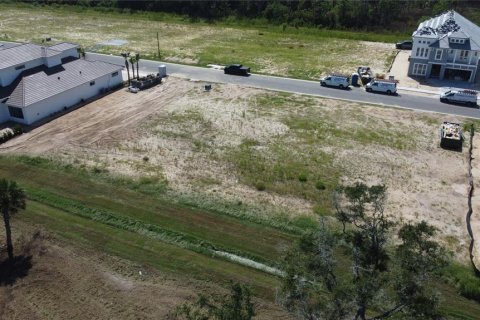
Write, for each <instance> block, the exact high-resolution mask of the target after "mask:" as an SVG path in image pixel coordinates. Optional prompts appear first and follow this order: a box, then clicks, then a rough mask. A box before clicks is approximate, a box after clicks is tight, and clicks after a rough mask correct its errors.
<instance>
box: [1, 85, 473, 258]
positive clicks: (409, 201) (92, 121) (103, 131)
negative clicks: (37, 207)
mask: <svg viewBox="0 0 480 320" xmlns="http://www.w3.org/2000/svg"><path fill="white" fill-rule="evenodd" d="M259 94H265V91H261V90H256V89H248V88H241V87H238V86H234V85H215V86H214V89H213V90H212V91H211V92H209V93H206V92H203V90H202V83H201V82H190V81H188V80H182V79H178V78H174V77H170V78H169V79H168V80H167V81H166V82H165V83H163V84H162V85H160V86H157V87H155V88H152V89H149V90H147V91H143V92H140V93H138V94H136V95H135V94H131V93H128V92H126V91H123V90H122V91H118V92H116V93H113V94H111V95H109V96H106V97H104V98H102V99H101V100H97V101H95V102H93V103H91V104H89V105H87V106H85V107H83V108H81V109H79V110H76V111H74V112H72V113H70V114H67V115H65V116H63V117H61V118H58V119H56V120H54V121H52V122H50V123H47V124H45V125H43V126H42V127H39V128H37V129H35V130H33V131H31V132H29V133H27V134H24V135H22V136H20V137H18V138H16V139H13V140H10V141H9V142H7V143H5V144H3V145H2V146H1V148H2V152H3V153H27V154H33V155H42V156H45V155H50V156H52V157H54V158H61V159H63V160H64V161H67V162H70V163H73V164H77V165H81V164H84V165H87V166H91V167H93V166H99V167H103V168H106V169H107V170H109V171H110V172H112V173H117V174H123V175H128V176H131V177H140V176H145V175H147V176H149V175H161V176H162V177H166V179H167V180H168V181H169V187H170V188H172V189H173V190H175V191H176V192H181V193H186V194H194V193H195V194H198V193H199V194H201V195H208V196H209V197H213V198H218V199H227V200H232V201H242V202H243V203H245V204H251V205H256V206H261V207H262V208H263V209H264V212H269V209H272V208H274V209H280V210H281V211H284V212H287V213H288V214H290V215H298V214H308V215H313V210H312V208H313V206H314V204H313V203H311V202H309V201H307V200H305V199H302V198H297V197H294V196H288V195H280V194H276V193H273V192H259V191H257V190H256V189H255V188H252V187H249V186H246V185H244V184H242V183H240V182H239V177H238V176H237V175H236V173H235V168H233V167H232V164H231V163H228V162H225V160H224V158H223V157H222V154H223V152H224V150H225V149H227V148H229V147H232V146H236V145H238V144H240V143H241V142H242V141H244V139H255V140H256V141H259V142H261V143H262V145H268V143H269V142H270V141H274V139H276V138H277V137H279V136H289V134H290V133H289V128H288V127H287V126H286V125H285V124H284V123H283V122H282V117H284V116H285V115H288V114H295V113H301V112H304V110H311V109H308V108H314V109H313V110H315V112H316V113H315V114H313V115H312V116H314V117H318V118H321V117H324V118H325V119H326V120H325V121H327V122H328V123H337V124H338V125H340V126H341V128H344V129H348V130H349V131H351V132H355V131H356V130H359V129H362V128H368V127H369V126H370V127H371V128H372V130H384V131H385V130H390V131H392V130H393V132H394V133H395V132H397V133H398V134H403V133H409V134H410V135H411V140H412V141H414V143H415V148H414V149H408V148H407V149H398V148H392V147H387V146H386V145H379V144H377V143H372V144H366V145H363V144H358V143H353V142H351V141H349V140H346V141H339V140H336V139H335V138H334V139H329V140H327V141H326V142H327V143H326V144H325V145H322V146H320V147H321V148H322V150H324V151H325V152H327V153H328V154H331V155H332V156H333V157H334V162H335V164H336V165H337V166H338V167H341V168H342V170H343V172H344V174H343V176H342V181H344V182H347V183H348V182H352V181H355V180H358V179H361V180H365V181H367V182H371V183H385V184H386V185H387V186H388V190H389V191H388V192H389V203H388V209H387V210H388V211H389V212H391V214H392V215H395V219H396V220H398V221H411V220H413V221H419V220H427V221H428V222H430V223H432V224H433V225H435V226H436V227H438V228H439V230H440V235H439V237H440V238H442V239H443V240H444V241H445V243H447V244H448V245H449V247H450V249H452V250H453V251H454V252H456V253H457V254H458V256H459V258H460V259H462V260H464V259H465V257H466V256H467V255H466V246H465V244H466V241H467V239H468V238H467V236H466V232H465V231H466V226H465V213H466V210H467V209H466V190H467V184H466V183H467V179H466V175H467V166H466V165H467V164H466V151H464V152H463V153H458V152H452V151H447V150H443V149H441V148H440V147H439V146H438V144H439V141H438V125H439V123H441V121H444V120H450V121H457V122H463V121H465V119H462V118H456V117H449V119H445V116H443V115H435V114H428V113H422V112H413V111H406V110H400V109H392V108H379V107H373V106H366V105H361V104H355V103H350V104H345V103H343V102H339V101H335V100H328V99H317V100H313V101H314V105H313V106H311V107H305V108H306V109H301V108H300V109H298V108H297V107H292V108H277V107H274V106H272V107H268V106H263V107H262V109H259V106H257V105H256V103H255V101H256V100H255V98H249V99H245V97H255V96H256V95H259ZM298 98H301V97H298ZM285 141H289V140H285ZM290 143H295V141H292V142H290ZM464 150H466V148H464ZM145 157H147V158H148V161H145V160H144V159H145Z"/></svg>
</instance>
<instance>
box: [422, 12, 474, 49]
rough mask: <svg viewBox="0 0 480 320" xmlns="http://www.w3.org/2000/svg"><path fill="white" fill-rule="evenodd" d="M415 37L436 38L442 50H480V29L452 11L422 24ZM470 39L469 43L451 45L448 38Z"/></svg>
mask: <svg viewBox="0 0 480 320" xmlns="http://www.w3.org/2000/svg"><path fill="white" fill-rule="evenodd" d="M413 36H426V37H430V38H431V37H434V38H437V39H439V40H440V44H439V47H440V48H453V49H467V50H480V27H479V26H477V25H476V24H474V23H473V22H471V21H469V20H468V19H466V18H465V17H464V16H462V15H461V14H459V13H458V12H456V11H454V10H451V11H447V12H445V13H443V14H440V15H438V16H436V17H433V18H431V19H428V20H426V21H424V22H422V23H421V24H420V25H419V26H418V29H417V30H416V31H415V32H414V33H413ZM446 36H448V37H453V38H455V37H457V38H470V41H469V43H467V42H466V43H465V44H458V43H449V42H448V37H446Z"/></svg>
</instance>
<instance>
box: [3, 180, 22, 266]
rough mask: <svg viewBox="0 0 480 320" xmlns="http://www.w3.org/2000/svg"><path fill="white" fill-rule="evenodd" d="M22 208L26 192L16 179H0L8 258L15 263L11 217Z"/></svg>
mask: <svg viewBox="0 0 480 320" xmlns="http://www.w3.org/2000/svg"><path fill="white" fill-rule="evenodd" d="M20 209H25V193H24V192H23V190H22V189H20V188H19V187H18V186H17V183H16V182H15V181H8V180H6V179H1V180H0V210H1V211H2V216H3V222H4V223H5V233H6V235H7V252H8V260H9V261H10V263H13V244H12V231H11V229H10V218H11V216H13V215H14V214H15V213H17V212H18V211H19V210H20Z"/></svg>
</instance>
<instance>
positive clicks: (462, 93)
mask: <svg viewBox="0 0 480 320" xmlns="http://www.w3.org/2000/svg"><path fill="white" fill-rule="evenodd" d="M440 101H441V102H447V103H449V102H452V103H464V104H466V105H468V106H472V107H474V106H477V91H475V90H456V89H451V90H448V91H445V92H444V93H442V94H440Z"/></svg>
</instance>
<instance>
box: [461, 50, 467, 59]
mask: <svg viewBox="0 0 480 320" xmlns="http://www.w3.org/2000/svg"><path fill="white" fill-rule="evenodd" d="M467 58H468V51H467V50H461V51H460V60H467Z"/></svg>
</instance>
